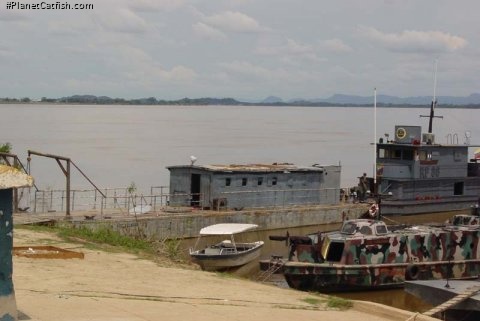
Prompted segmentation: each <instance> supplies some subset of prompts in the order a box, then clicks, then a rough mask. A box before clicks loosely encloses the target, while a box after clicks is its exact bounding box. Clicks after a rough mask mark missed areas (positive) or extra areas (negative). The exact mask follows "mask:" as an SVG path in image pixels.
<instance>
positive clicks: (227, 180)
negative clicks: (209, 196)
mask: <svg viewBox="0 0 480 321" xmlns="http://www.w3.org/2000/svg"><path fill="white" fill-rule="evenodd" d="M231 184H232V179H231V178H230V177H227V178H225V186H230V185H231Z"/></svg>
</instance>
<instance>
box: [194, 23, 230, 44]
mask: <svg viewBox="0 0 480 321" xmlns="http://www.w3.org/2000/svg"><path fill="white" fill-rule="evenodd" d="M192 29H193V32H194V33H195V34H196V35H198V36H200V37H201V38H206V39H211V40H225V39H227V36H226V35H225V34H224V33H223V32H221V31H220V30H218V29H215V28H213V27H210V26H209V25H206V24H204V23H203V22H198V23H196V24H194V25H193V26H192Z"/></svg>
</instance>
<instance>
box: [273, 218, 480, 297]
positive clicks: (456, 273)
mask: <svg viewBox="0 0 480 321" xmlns="http://www.w3.org/2000/svg"><path fill="white" fill-rule="evenodd" d="M308 237H309V239H310V241H309V242H305V240H304V239H303V240H302V242H289V243H290V244H289V246H290V251H289V253H290V254H289V258H288V260H287V261H286V262H284V264H283V266H282V268H283V274H284V276H285V279H286V281H287V283H288V285H289V286H290V287H292V288H295V289H298V290H302V291H317V292H327V293H328V292H342V291H355V290H358V291H365V290H377V289H388V288H397V287H403V286H404V284H405V280H433V279H445V278H450V279H473V278H478V276H479V275H480V244H479V243H480V242H479V239H480V217H479V216H477V215H456V216H454V217H453V219H452V220H451V223H449V224H445V225H435V224H432V225H418V226H408V227H407V226H395V227H387V225H386V224H385V223H384V222H383V221H381V220H375V219H354V220H347V221H345V222H344V223H343V225H342V227H341V229H340V230H339V231H334V232H328V233H317V234H311V235H308ZM271 239H275V238H271ZM279 239H280V238H279Z"/></svg>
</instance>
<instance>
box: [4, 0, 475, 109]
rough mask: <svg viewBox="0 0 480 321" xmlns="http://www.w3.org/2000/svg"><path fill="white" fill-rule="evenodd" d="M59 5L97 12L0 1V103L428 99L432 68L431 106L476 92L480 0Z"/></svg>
mask: <svg viewBox="0 0 480 321" xmlns="http://www.w3.org/2000/svg"><path fill="white" fill-rule="evenodd" d="M40 2H41V0H34V1H32V0H25V1H23V2H22V3H23V4H25V3H40ZM66 2H67V3H70V4H71V5H73V4H75V3H91V4H93V5H94V8H93V10H20V9H18V8H15V9H11V10H7V8H6V4H7V0H4V1H2V7H0V30H1V35H2V37H1V39H0V66H1V69H0V70H1V74H2V76H1V77H0V88H1V91H0V92H1V93H0V97H16V98H21V97H25V96H28V97H31V98H40V97H42V96H46V97H62V96H68V95H73V94H94V95H106V96H110V97H123V98H141V97H150V96H153V97H156V98H159V99H179V98H183V97H190V98H198V97H207V96H209V97H233V98H237V99H263V98H265V97H267V96H270V95H274V96H279V97H281V98H283V99H285V100H288V99H292V98H298V97H303V98H326V97H328V96H330V95H332V94H335V93H344V94H354V95H361V96H370V95H372V94H373V88H374V87H377V92H378V93H379V94H387V95H396V96H401V97H406V96H417V95H422V96H424V95H426V96H428V95H432V94H433V70H434V61H435V59H438V73H437V79H438V80H437V95H451V96H464V95H469V94H471V93H474V92H480V89H479V88H478V85H479V84H480V16H479V12H480V1H478V0H459V1H454V0H448V1H447V0H416V1H414V0H330V1H327V0H193V1H187V0H101V1H100V0H67V1H66ZM47 3H48V0H47ZM51 3H55V1H53V0H52V1H51ZM61 3H65V2H64V1H62V2H61Z"/></svg>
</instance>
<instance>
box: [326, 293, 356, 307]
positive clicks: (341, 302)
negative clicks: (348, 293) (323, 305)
mask: <svg viewBox="0 0 480 321" xmlns="http://www.w3.org/2000/svg"><path fill="white" fill-rule="evenodd" d="M327 306H328V307H329V308H332V309H338V310H347V309H350V308H351V307H353V302H352V301H350V300H347V299H343V298H339V297H337V296H329V297H328V300H327Z"/></svg>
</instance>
